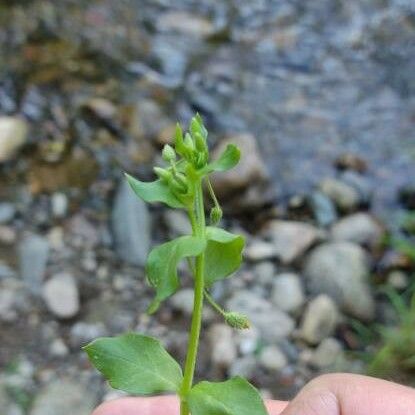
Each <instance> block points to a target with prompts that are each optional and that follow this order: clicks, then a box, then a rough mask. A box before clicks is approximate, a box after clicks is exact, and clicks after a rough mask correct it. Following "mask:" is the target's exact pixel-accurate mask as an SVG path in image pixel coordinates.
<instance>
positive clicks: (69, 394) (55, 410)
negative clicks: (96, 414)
mask: <svg viewBox="0 0 415 415" xmlns="http://www.w3.org/2000/svg"><path fill="white" fill-rule="evenodd" d="M95 401H96V398H95V396H93V395H92V394H91V393H90V392H88V388H87V387H86V385H82V384H81V383H80V382H79V380H77V381H72V380H68V379H59V381H58V382H56V381H55V382H53V383H51V384H49V385H47V386H45V387H44V388H43V390H41V392H40V393H39V394H38V395H37V396H36V398H35V400H34V403H33V406H32V409H31V410H30V412H29V414H30V415H56V414H76V415H90V414H91V412H92V410H93V409H94V405H95V403H96V402H95Z"/></svg>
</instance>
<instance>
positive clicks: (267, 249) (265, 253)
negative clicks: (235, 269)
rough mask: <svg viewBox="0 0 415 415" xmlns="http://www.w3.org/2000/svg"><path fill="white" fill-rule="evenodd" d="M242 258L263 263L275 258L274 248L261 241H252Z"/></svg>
mask: <svg viewBox="0 0 415 415" xmlns="http://www.w3.org/2000/svg"><path fill="white" fill-rule="evenodd" d="M244 256H245V258H246V259H247V260H248V261H254V262H255V261H263V260H264V259H271V258H274V257H275V247H274V245H273V244H271V243H269V242H265V241H261V240H253V241H251V242H250V243H249V245H248V247H247V248H246V249H245V251H244Z"/></svg>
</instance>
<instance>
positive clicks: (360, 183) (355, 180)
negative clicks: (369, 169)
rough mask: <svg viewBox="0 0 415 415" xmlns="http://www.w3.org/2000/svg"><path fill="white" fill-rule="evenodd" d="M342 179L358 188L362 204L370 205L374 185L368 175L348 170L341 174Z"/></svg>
mask: <svg viewBox="0 0 415 415" xmlns="http://www.w3.org/2000/svg"><path fill="white" fill-rule="evenodd" d="M341 180H342V181H343V182H344V183H346V184H348V185H349V186H351V187H353V188H354V189H356V190H357V192H358V193H359V199H360V201H359V204H360V205H365V206H368V205H370V201H371V199H372V196H373V186H372V184H371V182H370V181H369V179H368V178H367V177H365V176H363V175H361V174H359V173H357V172H355V171H351V170H347V171H345V172H344V173H343V174H342V175H341Z"/></svg>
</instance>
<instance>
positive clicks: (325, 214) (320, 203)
mask: <svg viewBox="0 0 415 415" xmlns="http://www.w3.org/2000/svg"><path fill="white" fill-rule="evenodd" d="M309 203H310V207H311V210H312V211H313V214H314V217H315V218H316V220H317V223H318V224H319V225H320V226H329V225H331V224H332V223H333V222H335V221H336V220H337V212H336V208H335V207H334V204H333V202H332V200H331V199H330V198H329V197H327V196H326V195H325V194H324V193H322V192H313V193H312V194H311V195H310V197H309Z"/></svg>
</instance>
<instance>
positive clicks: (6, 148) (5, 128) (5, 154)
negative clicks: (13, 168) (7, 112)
mask: <svg viewBox="0 0 415 415" xmlns="http://www.w3.org/2000/svg"><path fill="white" fill-rule="evenodd" d="M27 133H28V126H27V123H26V121H25V120H23V119H21V118H18V117H5V116H0V163H2V162H5V161H9V160H12V159H13V158H14V157H15V156H16V155H17V152H18V151H19V149H20V148H21V147H22V146H23V145H24V144H25V143H26V139H27Z"/></svg>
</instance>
